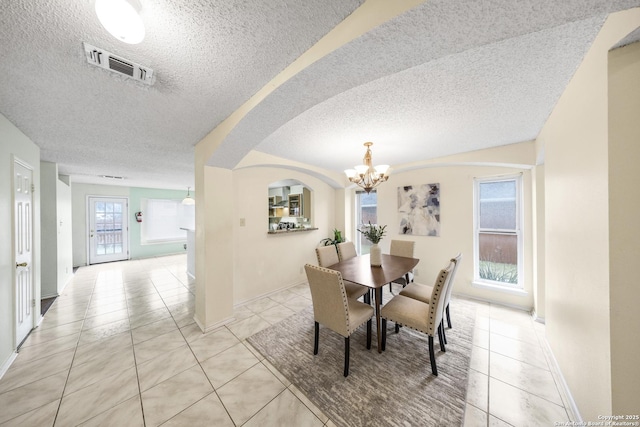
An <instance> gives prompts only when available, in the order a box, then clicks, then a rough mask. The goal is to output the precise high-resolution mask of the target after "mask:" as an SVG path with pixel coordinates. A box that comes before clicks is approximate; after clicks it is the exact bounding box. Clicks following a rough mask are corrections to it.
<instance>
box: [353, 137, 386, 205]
mask: <svg viewBox="0 0 640 427" xmlns="http://www.w3.org/2000/svg"><path fill="white" fill-rule="evenodd" d="M372 145H373V142H365V143H364V146H365V147H367V152H366V153H365V154H364V158H363V159H362V163H364V164H363V165H358V166H355V169H347V170H345V171H344V173H345V174H346V175H347V178H349V181H351V182H354V183H356V184H358V185H359V186H360V187H362V188H363V189H364V191H366V192H367V193H369V192H371V190H373V189H374V188H376V187H377V186H378V185H380V184H381V183H383V182H385V181H386V180H387V179H389V173H391V168H390V167H389V165H380V166H376V167H373V164H372V163H371V148H369V147H371V146H372Z"/></svg>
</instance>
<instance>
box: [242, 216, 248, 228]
mask: <svg viewBox="0 0 640 427" xmlns="http://www.w3.org/2000/svg"><path fill="white" fill-rule="evenodd" d="M245 225H247V221H246V220H245V219H244V218H240V227H244V226H245Z"/></svg>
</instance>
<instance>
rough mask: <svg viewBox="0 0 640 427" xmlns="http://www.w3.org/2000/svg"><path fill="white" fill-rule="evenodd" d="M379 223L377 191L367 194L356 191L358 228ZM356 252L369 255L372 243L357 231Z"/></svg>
mask: <svg viewBox="0 0 640 427" xmlns="http://www.w3.org/2000/svg"><path fill="white" fill-rule="evenodd" d="M369 222H371V224H377V223H378V194H377V193H376V192H375V191H372V192H371V193H369V194H367V193H366V192H364V191H356V228H360V226H361V225H362V224H369ZM356 234H357V236H356V250H357V251H358V253H359V254H360V255H364V254H368V253H369V249H371V242H370V241H368V240H367V239H365V237H364V235H363V234H362V233H360V232H358V231H356Z"/></svg>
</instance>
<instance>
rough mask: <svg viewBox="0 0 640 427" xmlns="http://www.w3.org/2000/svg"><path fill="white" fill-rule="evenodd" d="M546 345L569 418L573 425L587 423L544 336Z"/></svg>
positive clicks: (550, 364) (552, 372)
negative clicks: (583, 419)
mask: <svg viewBox="0 0 640 427" xmlns="http://www.w3.org/2000/svg"><path fill="white" fill-rule="evenodd" d="M542 341H543V342H544V346H545V353H546V355H547V357H548V359H549V367H550V368H551V374H552V375H553V378H554V380H555V381H556V384H557V385H558V391H559V392H560V397H561V398H562V401H563V403H564V407H565V409H566V410H567V415H569V420H571V421H572V422H573V424H572V425H586V424H584V423H583V421H582V416H581V415H580V411H579V410H578V405H576V402H575V400H573V396H572V395H571V390H570V389H569V386H568V385H567V382H566V381H565V379H564V376H563V375H562V370H561V369H560V365H559V364H558V361H557V360H556V357H555V356H554V354H553V351H552V350H551V346H550V345H549V341H547V339H546V338H543V339H542Z"/></svg>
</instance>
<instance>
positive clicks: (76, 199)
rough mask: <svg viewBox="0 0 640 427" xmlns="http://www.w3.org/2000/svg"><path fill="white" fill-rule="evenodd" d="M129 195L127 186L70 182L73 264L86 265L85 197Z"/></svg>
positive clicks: (77, 265)
mask: <svg viewBox="0 0 640 427" xmlns="http://www.w3.org/2000/svg"><path fill="white" fill-rule="evenodd" d="M88 196H116V197H129V187H120V186H116V185H94V184H78V183H72V184H71V215H72V217H73V227H72V234H73V265H74V266H76V267H80V266H83V265H87V197H88Z"/></svg>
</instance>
